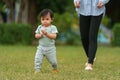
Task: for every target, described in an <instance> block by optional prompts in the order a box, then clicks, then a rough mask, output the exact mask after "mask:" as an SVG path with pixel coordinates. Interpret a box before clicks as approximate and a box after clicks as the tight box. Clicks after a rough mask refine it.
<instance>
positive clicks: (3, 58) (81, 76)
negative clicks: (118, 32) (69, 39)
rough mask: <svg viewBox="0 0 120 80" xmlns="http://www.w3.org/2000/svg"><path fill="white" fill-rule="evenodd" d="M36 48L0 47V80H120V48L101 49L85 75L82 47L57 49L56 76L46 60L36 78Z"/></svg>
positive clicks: (58, 47) (61, 47) (84, 59)
mask: <svg viewBox="0 0 120 80" xmlns="http://www.w3.org/2000/svg"><path fill="white" fill-rule="evenodd" d="M35 52H36V46H17V45H15V46H0V80H33V78H34V80H120V48H118V47H99V48H98V51H97V55H96V58H97V59H96V62H95V63H94V66H93V70H92V71H85V70H84V67H85V66H84V65H85V62H86V61H87V60H86V56H85V53H84V51H83V48H82V47H81V46H57V60H58V69H59V72H58V73H57V74H53V73H52V68H51V66H50V64H49V63H48V62H47V60H46V59H45V58H44V60H43V64H42V73H40V74H39V75H37V76H36V75H34V56H35Z"/></svg>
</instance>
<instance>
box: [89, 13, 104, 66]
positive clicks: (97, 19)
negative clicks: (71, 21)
mask: <svg viewBox="0 0 120 80" xmlns="http://www.w3.org/2000/svg"><path fill="white" fill-rule="evenodd" d="M102 16H103V14H102V15H100V16H91V22H90V33H89V51H88V57H89V59H88V63H90V64H93V61H94V58H95V55H96V51H97V36H98V31H99V27H100V23H101V20H102Z"/></svg>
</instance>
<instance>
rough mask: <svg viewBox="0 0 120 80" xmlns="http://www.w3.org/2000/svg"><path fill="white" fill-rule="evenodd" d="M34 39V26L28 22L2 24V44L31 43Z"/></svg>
mask: <svg viewBox="0 0 120 80" xmlns="http://www.w3.org/2000/svg"><path fill="white" fill-rule="evenodd" d="M32 41H33V33H32V27H31V26H30V25H28V24H0V44H24V45H30V44H31V43H32Z"/></svg>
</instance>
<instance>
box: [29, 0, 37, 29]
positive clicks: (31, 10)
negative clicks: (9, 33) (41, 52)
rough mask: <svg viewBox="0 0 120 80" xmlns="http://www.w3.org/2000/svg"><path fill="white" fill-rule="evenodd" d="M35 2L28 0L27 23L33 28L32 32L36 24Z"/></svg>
mask: <svg viewBox="0 0 120 80" xmlns="http://www.w3.org/2000/svg"><path fill="white" fill-rule="evenodd" d="M36 10H37V9H36V1H34V0H29V9H28V23H29V24H31V25H32V26H33V31H34V30H35V28H36V23H37V13H36V12H37V11H36Z"/></svg>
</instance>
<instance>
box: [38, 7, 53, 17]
mask: <svg viewBox="0 0 120 80" xmlns="http://www.w3.org/2000/svg"><path fill="white" fill-rule="evenodd" d="M48 13H49V14H50V17H51V18H54V13H53V11H52V10H50V9H43V10H42V11H41V12H40V17H44V16H46V15H47V14H48Z"/></svg>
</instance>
